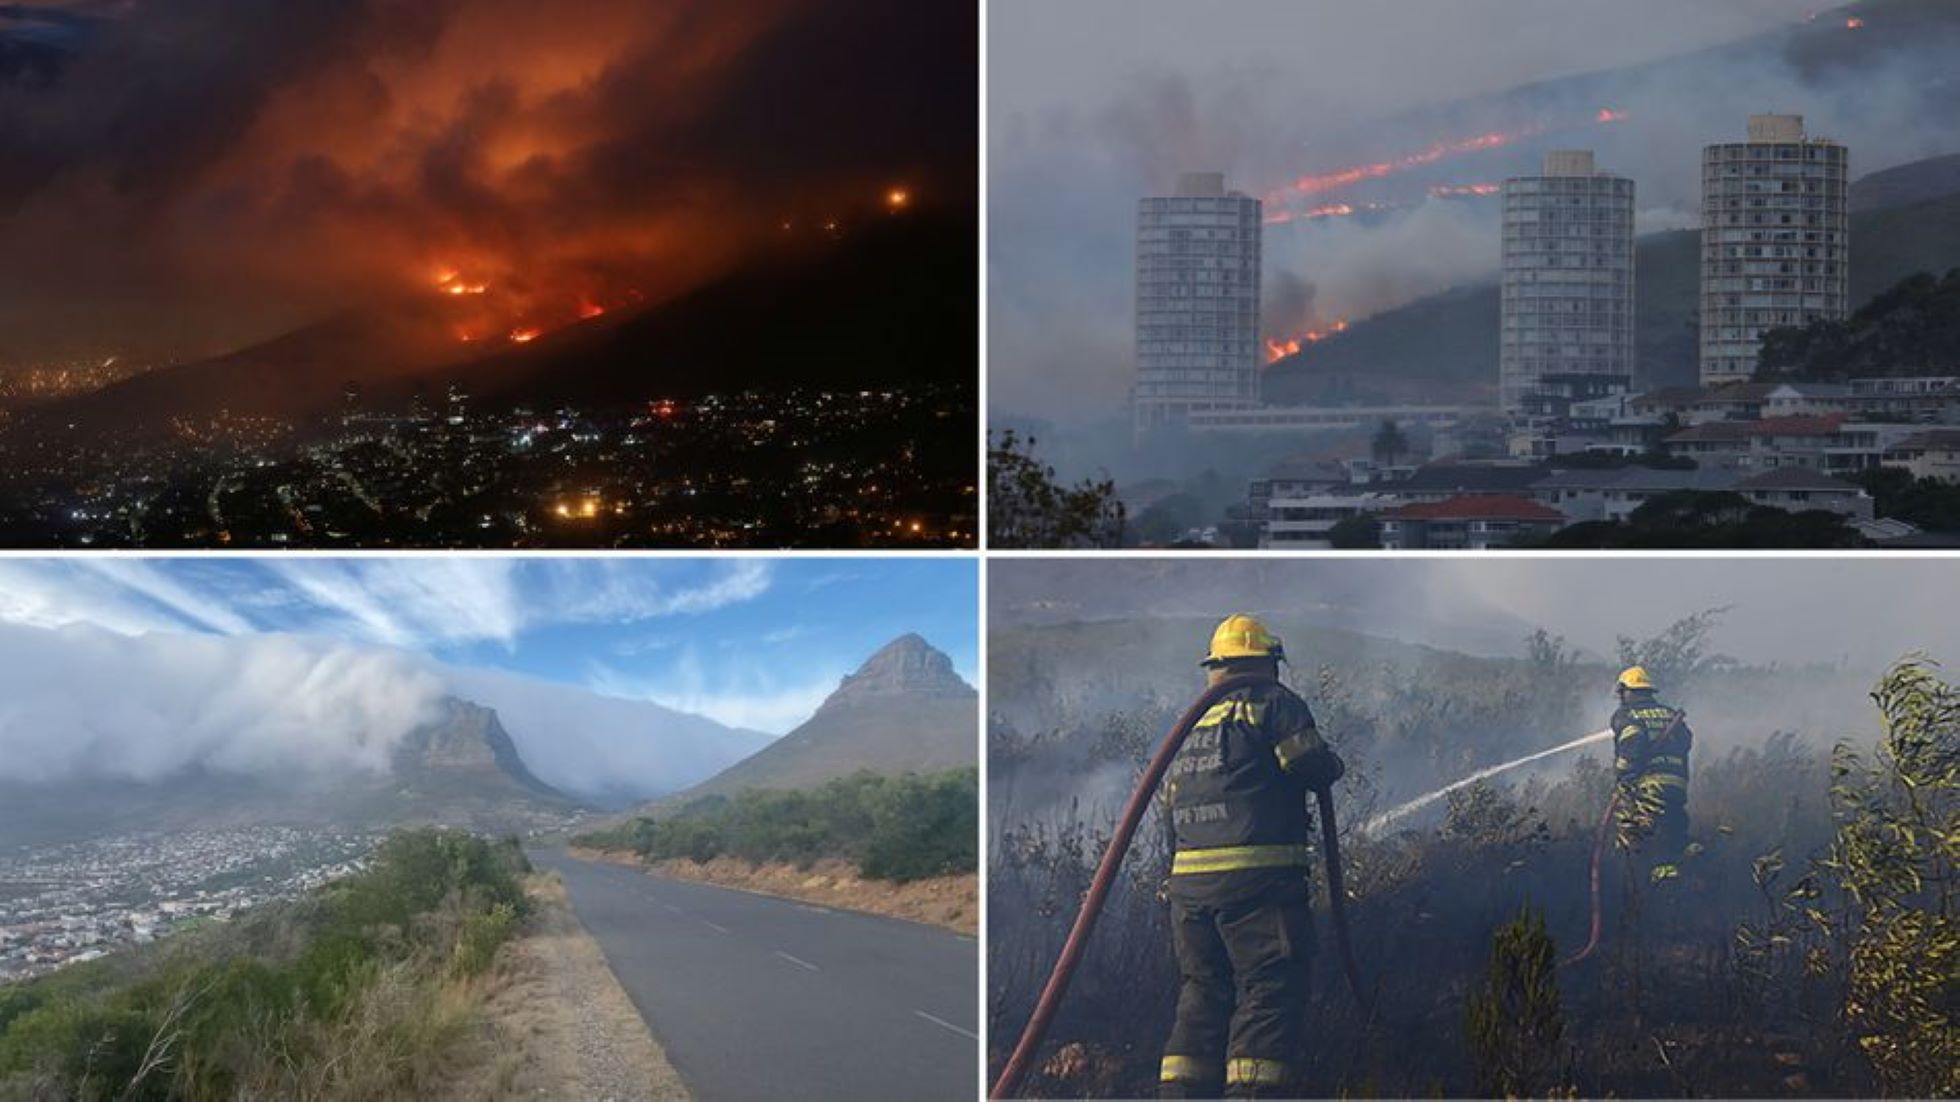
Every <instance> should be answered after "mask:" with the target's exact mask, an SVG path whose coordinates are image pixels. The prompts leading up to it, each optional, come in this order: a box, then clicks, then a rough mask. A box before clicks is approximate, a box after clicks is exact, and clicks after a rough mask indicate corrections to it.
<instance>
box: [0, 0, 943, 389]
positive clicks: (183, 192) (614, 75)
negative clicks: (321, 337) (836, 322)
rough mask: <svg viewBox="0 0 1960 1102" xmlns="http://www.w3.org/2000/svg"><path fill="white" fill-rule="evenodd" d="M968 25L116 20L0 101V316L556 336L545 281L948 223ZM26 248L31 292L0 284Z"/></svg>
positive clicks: (154, 10)
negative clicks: (335, 324)
mask: <svg viewBox="0 0 1960 1102" xmlns="http://www.w3.org/2000/svg"><path fill="white" fill-rule="evenodd" d="M970 23H971V19H970V13H968V14H967V15H966V16H962V15H961V14H960V13H958V12H951V11H947V10H944V9H943V8H942V7H941V6H938V5H917V4H913V3H910V2H908V0H745V2H744V3H741V4H720V3H713V2H711V0H581V2H580V3H579V4H578V5H577V14H576V18H567V16H566V13H565V11H564V10H562V8H561V7H560V6H557V5H541V4H537V3H534V2H531V0H443V2H441V3H429V2H426V0H362V2H360V3H348V2H346V0H281V2H280V3H277V4H263V5H240V4H238V3H236V2H235V0H171V2H170V3H151V4H142V5H135V6H132V7H131V8H130V9H129V14H128V15H127V16H126V17H125V18H123V19H121V20H118V21H117V22H116V23H115V24H114V25H112V26H109V27H107V28H106V29H105V30H104V31H103V33H102V35H101V37H100V38H99V39H97V40H93V41H92V42H91V44H90V46H89V48H88V50H87V51H86V52H85V53H83V54H80V55H78V57H77V60H76V61H75V62H74V63H73V64H72V66H71V67H70V68H69V69H68V70H67V71H66V72H64V73H63V74H62V79H61V80H60V81H58V82H54V83H51V84H50V85H49V86H47V87H46V88H33V89H23V90H20V91H19V92H18V94H16V92H15V90H13V89H9V90H8V95H6V96H4V97H0V298H8V297H14V291H15V288H16V286H19V287H24V288H27V289H28V290H31V291H32V293H33V294H34V295H36V296H40V297H44V298H49V299H53V298H56V297H57V296H64V295H65V296H68V297H71V298H77V299H86V298H88V297H89V296H98V297H101V298H109V297H112V296H113V297H114V298H115V299H117V300H118V301H122V302H135V303H140V306H139V307H138V308H135V309H131V310H130V311H128V316H130V317H132V318H141V319H144V321H143V324H150V323H151V319H155V318H158V317H168V318H172V319H175V318H179V317H181V318H185V319H187V320H185V321H184V322H183V323H182V328H183V329H184V330H186V331H194V332H197V333H199V334H200V337H199V338H198V339H200V340H217V341H222V342H224V344H223V347H235V346H236V345H237V344H238V343H241V342H242V341H244V340H247V339H261V338H263V337H265V336H270V335H272V333H274V332H277V331H278V330H279V329H280V328H285V327H290V326H293V325H298V324H304V323H305V322H307V321H311V320H317V319H318V318H319V317H322V316H327V315H329V314H332V313H337V312H339V311H341V310H344V309H346V308H348V307H357V306H367V305H376V304H380V303H387V302H394V301H400V300H401V299H402V298H404V297H405V296H406V295H409V294H422V295H426V294H427V293H428V290H429V287H430V285H431V280H432V279H433V282H434V286H435V288H436V289H437V290H438V291H439V292H440V293H442V294H443V295H445V296H448V297H454V298H458V299H477V298H482V299H485V300H494V301H495V302H496V304H497V308H498V310H499V311H501V312H503V314H504V316H506V317H509V316H513V315H514V314H516V313H522V312H525V311H528V310H532V309H535V310H536V311H537V312H538V316H539V317H541V318H542V317H552V318H557V317H563V318H565V319H567V320H576V319H577V318H578V317H579V316H580V315H581V314H582V313H583V304H582V303H581V302H580V301H579V296H578V294H577V292H576V291H574V292H572V293H570V294H567V293H565V289H566V288H594V289H596V290H595V291H594V293H593V295H592V304H593V305H595V306H596V307H598V308H601V309H610V308H615V307H616V306H617V305H619V304H623V303H625V302H626V301H627V295H626V290H625V289H626V288H629V287H630V288H634V289H635V290H636V291H638V292H639V294H640V295H641V296H642V297H643V300H644V301H647V302H659V301H661V300H664V299H667V298H671V297H672V296H674V295H675V294H678V293H680V292H682V291H685V290H687V289H689V288H691V287H693V286H696V285H698V284H700V283H701V282H703V281H704V280H707V279H710V278H713V277H714V276H715V275H717V274H719V273H721V272H724V271H726V270H728V269H729V268H731V267H732V266H734V265H736V264H739V263H742V262H744V261H745V260H747V259H748V258H750V257H752V256H754V255H756V254H757V253H758V252H760V251H762V250H764V249H774V248H780V247H781V235H780V234H778V233H774V232H768V233H767V234H766V235H765V230H766V231H774V228H775V222H776V221H777V220H778V219H780V217H782V216H784V215H793V216H794V217H796V218H797V219H798V220H799V224H804V223H812V224H814V223H816V222H819V221H820V218H819V217H818V216H819V215H821V216H822V217H834V218H836V219H838V220H839V221H840V222H843V223H845V224H847V225H848V224H851V223H853V222H862V221H863V215H864V214H866V213H868V212H870V211H874V210H876V211H883V210H886V209H898V208H904V209H906V210H908V211H909V210H914V209H917V208H919V207H920V206H921V204H922V203H923V201H924V200H923V198H922V197H923V196H926V195H934V196H936V198H935V200H934V201H935V202H936V203H938V204H940V205H952V204H963V203H964V201H965V196H964V195H963V194H962V193H961V192H960V191H959V188H961V187H965V186H967V184H966V181H968V180H971V179H973V178H974V177H975V176H976V175H977V174H976V173H974V172H972V171H970V166H971V164H972V161H973V159H974V157H975V156H976V153H975V150H976V148H977V140H976V136H975V134H974V133H973V130H972V126H971V125H970V122H969V115H970V114H971V112H970V111H968V110H967V108H968V107H969V105H971V104H973V102H974V96H975V92H974V88H973V85H972V76H971V73H972V60H973V59H972V56H971V54H972V53H973V51H972V50H971V49H969V47H971V46H974V45H976V44H977V32H976V31H975V30H974V29H973V28H972V27H971V26H970ZM131 72H140V73H144V74H149V75H147V76H146V78H145V80H144V81H143V82H142V84H141V91H140V93H139V92H138V91H137V90H136V88H137V86H136V85H135V84H133V83H132V82H131V81H130V80H129V76H128V74H129V73H131ZM962 123H969V125H967V127H966V129H965V131H964V132H962V130H961V124H962ZM901 173H902V174H901ZM771 215H774V216H775V217H773V218H772V217H771ZM765 236H766V238H767V239H766V240H765ZM50 241H59V242H61V243H62V249H61V254H62V257H63V260H62V264H61V265H60V266H59V269H58V270H54V271H50V270H47V269H43V270H41V271H39V272H38V273H37V277H36V279H35V280H34V281H32V283H31V284H30V283H29V282H28V281H27V280H26V278H25V277H24V276H21V275H18V274H15V275H13V276H12V277H11V278H10V277H9V274H8V273H10V272H12V273H19V272H21V271H22V270H23V266H22V261H23V259H24V258H27V257H32V256H36V255H45V254H46V253H47V251H48V250H47V245H48V243H49V242H50ZM166 301H167V302H171V303H173V304H181V305H182V306H183V307H184V309H166V308H161V307H160V305H159V304H160V303H162V302H166ZM198 310H202V311H204V313H205V316H204V317H201V318H196V319H194V320H191V319H192V316H193V315H194V314H195V313H196V311H198ZM255 311H256V312H257V314H259V315H263V316H248V315H253V314H254V313H255ZM214 318H215V319H216V324H214V323H213V319H214ZM171 324H173V325H175V324H177V323H175V322H174V321H173V322H172V323H171ZM220 330H222V331H225V332H226V335H225V336H222V337H216V338H213V337H211V336H209V335H208V334H210V333H212V332H214V331H220ZM490 331H491V332H495V331H496V330H490ZM9 336H10V338H11V337H17V336H19V334H13V333H10V334H9ZM215 350H217V349H211V348H204V349H199V350H198V351H215ZM173 351H174V349H173Z"/></svg>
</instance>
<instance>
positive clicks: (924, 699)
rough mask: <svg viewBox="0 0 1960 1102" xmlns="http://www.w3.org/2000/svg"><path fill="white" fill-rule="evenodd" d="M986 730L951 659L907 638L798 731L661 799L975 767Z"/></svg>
mask: <svg viewBox="0 0 1960 1102" xmlns="http://www.w3.org/2000/svg"><path fill="white" fill-rule="evenodd" d="M979 728H980V719H979V694H978V693H976V692H975V691H974V689H973V686H971V685H968V684H967V683H966V682H965V681H962V680H961V679H960V676H959V674H957V673H955V672H954V671H953V661H952V659H950V658H948V657H947V656H946V654H945V653H944V652H942V651H940V650H938V649H936V648H935V647H933V646H932V644H930V643H928V642H926V641H925V640H924V639H922V638H920V637H919V636H917V635H913V634H907V635H902V636H900V637H899V638H897V639H894V640H892V641H891V642H890V643H888V644H886V645H885V646H884V647H883V648H881V649H880V650H879V651H878V653H876V654H874V655H872V656H871V657H870V658H867V659H865V661H864V664H863V665H862V666H860V667H859V668H858V670H857V672H855V673H853V674H850V675H849V676H847V677H845V678H844V680H843V682H842V683H841V684H839V685H838V687H837V689H836V691H835V692H833V693H831V694H830V696H829V697H828V698H827V699H825V700H824V702H823V704H822V706H820V707H819V708H818V709H817V710H816V712H815V714H813V715H812V716H811V717H810V718H809V719H807V720H805V721H804V722H803V723H802V724H801V725H800V726H798V727H797V728H796V729H795V730H793V731H791V732H790V733H789V734H787V735H784V736H783V737H782V738H780V739H777V740H776V741H775V742H773V743H771V744H770V745H768V746H766V747H764V748H763V749H762V750H760V751H758V752H757V753H755V754H754V755H752V756H751V757H748V758H745V759H743V760H742V761H740V762H737V763H736V764H735V765H733V766H730V767H729V768H728V769H725V770H723V771H722V772H720V773H718V774H716V775H715V776H714V777H711V778H709V779H708V780H707V781H704V782H702V783H701V784H698V785H695V786H694V787H693V788H690V789H688V790H687V791H685V792H681V793H679V794H677V795H674V796H670V797H667V798H666V799H663V800H661V801H659V802H658V804H656V805H655V806H656V807H659V808H666V809H672V808H676V807H681V806H684V805H686V804H689V803H692V802H694V801H696V800H699V799H700V798H702V797H704V796H717V795H719V796H733V795H737V794H739V793H740V792H742V791H743V790H744V789H749V788H771V789H783V788H805V787H809V786H812V785H818V784H823V783H824V782H826V781H832V780H837V779H840V778H843V777H848V776H850V775H851V774H853V773H857V772H860V771H863V770H869V771H871V772H873V773H882V774H899V773H908V772H911V773H922V772H931V771H934V770H943V769H953V768H959V767H962V766H970V765H976V764H977V761H976V754H977V753H978V751H977V749H976V743H977V742H978V739H979Z"/></svg>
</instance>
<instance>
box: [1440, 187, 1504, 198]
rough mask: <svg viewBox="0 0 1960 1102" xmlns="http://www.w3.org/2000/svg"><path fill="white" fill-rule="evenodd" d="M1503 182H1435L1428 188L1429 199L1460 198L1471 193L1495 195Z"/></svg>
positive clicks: (1501, 189)
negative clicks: (1434, 184) (1435, 183)
mask: <svg viewBox="0 0 1960 1102" xmlns="http://www.w3.org/2000/svg"><path fill="white" fill-rule="evenodd" d="M1503 190H1504V185H1503V184H1437V185H1436V186H1434V187H1432V188H1430V189H1429V197H1430V198H1431V199H1462V198H1466V197H1468V196H1473V195H1496V194H1497V193H1498V192H1500V191H1503Z"/></svg>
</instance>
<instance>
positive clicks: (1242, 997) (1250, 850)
mask: <svg viewBox="0 0 1960 1102" xmlns="http://www.w3.org/2000/svg"><path fill="white" fill-rule="evenodd" d="M1284 658H1285V650H1284V648H1283V647H1282V645H1281V643H1280V641H1279V640H1278V639H1276V638H1274V637H1273V635H1272V634H1271V633H1270V632H1268V631H1267V630H1266V628H1265V626H1264V625H1263V624H1261V623H1260V622H1259V621H1258V620H1255V619H1253V618H1252V617H1250V616H1232V617H1229V618H1227V619H1226V620H1225V621H1224V622H1223V623H1221V624H1219V625H1218V629H1217V631H1215V632H1214V633H1213V634H1212V639H1211V650H1210V652H1209V653H1208V654H1206V656H1205V659H1204V663H1203V665H1204V666H1205V668H1206V669H1207V670H1208V671H1209V674H1208V677H1209V683H1211V684H1216V683H1218V682H1219V681H1221V680H1223V679H1224V678H1227V677H1232V676H1237V675H1242V674H1261V675H1264V676H1266V677H1269V678H1272V681H1271V683H1270V684H1259V685H1253V686H1249V687H1247V688H1243V689H1240V690H1238V691H1236V692H1233V693H1231V694H1229V695H1227V696H1226V697H1225V698H1224V699H1222V700H1220V701H1219V702H1218V703H1217V704H1216V705H1214V706H1213V707H1212V708H1211V709H1210V711H1208V712H1206V713H1205V715H1204V717H1203V718H1202V719H1200V720H1199V721H1198V723H1197V725H1196V726H1194V727H1193V728H1192V729H1191V733H1190V736H1189V737H1188V738H1187V739H1186V741H1185V743H1184V746H1183V748H1182V749H1181V750H1180V751H1179V752H1178V755H1177V757H1176V758H1174V759H1173V760H1172V762H1171V766H1170V772H1169V780H1168V782H1167V784H1166V786H1165V791H1164V802H1165V804H1166V806H1167V809H1168V811H1169V817H1170V825H1171V832H1172V835H1173V838H1174V841H1175V854H1174V856H1173V858H1172V860H1171V875H1170V881H1169V886H1168V889H1167V892H1168V895H1169V896H1170V906H1171V938H1172V943H1173V946H1174V948H1175V949H1176V952H1177V963H1178V972H1179V974H1180V976H1181V983H1180V986H1179V989H1178V997H1177V1022H1176V1025H1175V1026H1173V1027H1172V1029H1171V1035H1170V1040H1169V1042H1168V1043H1167V1044H1166V1045H1165V1046H1164V1058H1163V1064H1162V1070H1161V1075H1160V1078H1161V1084H1162V1094H1163V1096H1164V1097H1166V1098H1216V1097H1218V1096H1219V1095H1220V1093H1221V1091H1222V1092H1223V1093H1224V1094H1225V1095H1226V1096H1228V1097H1236V1098H1258V1097H1292V1096H1293V1093H1294V1091H1295V1084H1296V1082H1297V1080H1298V1075H1299V1069H1298V1066H1297V1061H1298V1060H1299V1057H1300V1054H1301V1053H1302V1052H1304V1051H1305V1049H1306V1044H1307V1038H1306V1014H1307V998H1308V990H1309V988H1308V982H1309V978H1310V977H1309V974H1308V968H1309V965H1310V963H1311V961H1312V958H1313V949H1314V930H1313V913H1312V910H1311V908H1310V898H1309V896H1310V891H1309V887H1308V882H1307V873H1308V867H1307V866H1308V854H1309V849H1308V843H1309V840H1310V839H1311V837H1312V822H1311V819H1310V818H1309V812H1308V808H1307V803H1308V800H1309V798H1310V796H1311V793H1312V792H1313V791H1314V790H1315V789H1319V788H1322V787H1325V786H1330V785H1332V784H1333V783H1334V782H1335V781H1337V780H1339V779H1340V777H1341V774H1342V772H1343V771H1344V770H1345V768H1346V767H1345V766H1344V765H1343V764H1342V763H1341V759H1340V758H1339V757H1337V756H1336V755H1335V754H1334V752H1333V750H1331V749H1330V748H1329V747H1328V746H1327V744H1326V743H1325V742H1323V741H1322V740H1321V737H1320V733H1319V732H1318V731H1316V730H1315V729H1314V719H1313V713H1312V712H1311V711H1309V710H1308V708H1307V704H1306V702H1305V701H1303V700H1301V699H1300V698H1299V697H1298V696H1296V695H1295V694H1294V693H1293V692H1292V691H1291V690H1289V689H1287V688H1286V687H1285V686H1283V685H1281V684H1280V683H1279V664H1280V662H1281V661H1283V660H1284Z"/></svg>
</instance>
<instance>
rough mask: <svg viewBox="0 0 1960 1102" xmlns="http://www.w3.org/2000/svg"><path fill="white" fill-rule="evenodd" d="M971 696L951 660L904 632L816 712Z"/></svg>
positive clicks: (840, 686) (970, 688)
mask: <svg viewBox="0 0 1960 1102" xmlns="http://www.w3.org/2000/svg"><path fill="white" fill-rule="evenodd" d="M973 695H974V690H973V687H972V686H971V685H968V684H967V683H966V682H965V681H962V680H960V675H959V674H957V673H955V672H953V660H952V659H951V658H948V657H947V656H946V653H945V652H944V651H941V650H940V649H938V648H937V647H934V646H933V645H932V644H931V643H928V642H926V641H925V640H924V639H923V638H921V637H920V636H918V635H917V634H914V633H911V632H907V633H906V634H904V635H901V636H899V637H898V638H896V639H894V640H892V641H891V642H889V643H887V644H885V645H884V646H883V647H881V648H879V650H878V652H877V653H876V654H873V655H872V656H871V657H870V658H867V659H865V660H864V664H863V665H862V666H859V667H858V669H857V672H856V673H853V674H850V675H848V676H846V677H845V678H844V680H843V681H842V682H840V683H839V684H838V686H837V691H836V692H833V693H831V694H830V697H829V699H827V700H825V701H824V703H823V707H822V708H820V709H818V711H819V712H820V713H821V712H823V711H828V710H830V709H833V708H837V707H848V706H851V705H855V704H860V703H865V702H869V701H874V700H879V699H884V698H889V697H896V696H924V697H942V698H943V697H970V696H973Z"/></svg>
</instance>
